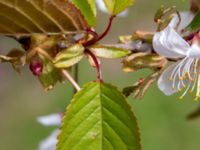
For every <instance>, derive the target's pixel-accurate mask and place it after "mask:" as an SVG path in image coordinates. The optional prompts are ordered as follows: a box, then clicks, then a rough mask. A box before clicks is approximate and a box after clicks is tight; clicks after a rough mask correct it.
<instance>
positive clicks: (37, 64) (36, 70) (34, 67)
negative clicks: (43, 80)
mask: <svg viewBox="0 0 200 150" xmlns="http://www.w3.org/2000/svg"><path fill="white" fill-rule="evenodd" d="M29 68H30V70H31V71H32V73H33V75H35V76H39V75H40V74H41V73H42V70H43V64H42V62H41V61H39V60H33V61H31V63H30V65H29Z"/></svg>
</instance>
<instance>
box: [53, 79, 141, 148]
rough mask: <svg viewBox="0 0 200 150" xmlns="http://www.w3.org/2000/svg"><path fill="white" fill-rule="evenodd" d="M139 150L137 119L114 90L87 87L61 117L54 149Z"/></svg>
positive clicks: (103, 85) (93, 84) (93, 85)
mask: <svg viewBox="0 0 200 150" xmlns="http://www.w3.org/2000/svg"><path fill="white" fill-rule="evenodd" d="M66 149H67V150H72V149H73V150H84V149H85V150H139V149H141V148H140V137H139V131H138V125H137V121H136V118H135V116H134V114H133V112H132V111H131V107H130V106H129V104H128V103H127V100H126V98H125V97H124V96H123V95H122V94H121V92H119V91H118V90H117V88H116V87H114V86H112V85H110V84H107V83H99V82H91V83H89V84H86V85H85V86H84V87H83V89H82V90H81V91H80V92H78V93H77V94H76V95H75V96H74V99H73V100H72V102H71V104H70V105H69V107H68V109H67V112H66V114H65V117H64V118H63V122H62V127H61V132H60V135H59V136H58V144H57V150H66Z"/></svg>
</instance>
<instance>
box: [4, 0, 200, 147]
mask: <svg viewBox="0 0 200 150" xmlns="http://www.w3.org/2000/svg"><path fill="white" fill-rule="evenodd" d="M133 2H134V1H133V0H104V3H105V6H106V8H107V9H108V12H109V13H110V19H109V23H108V26H107V28H106V29H105V32H103V33H102V34H98V33H97V32H96V31H95V30H94V29H93V27H94V26H95V25H96V15H97V14H96V4H95V0H81V1H80V0H71V1H68V0H51V1H47V0H37V1H35V0H28V1H27V0H20V1H18V0H14V1H7V0H0V8H1V13H0V33H1V34H2V35H5V36H9V37H12V38H15V39H16V40H17V41H19V42H20V43H21V44H22V46H23V48H24V50H23V51H22V50H18V49H13V50H11V51H10V52H9V53H8V54H7V55H6V56H4V55H0V62H10V63H11V64H12V66H13V67H14V69H15V70H17V71H18V72H20V67H19V66H23V65H26V64H28V65H29V67H30V70H31V71H32V72H33V74H34V75H36V76H37V77H38V78H39V81H40V82H41V83H42V85H43V86H44V89H45V90H50V89H52V88H53V87H54V85H55V84H56V83H57V82H63V81H64V78H67V79H68V80H69V81H70V82H71V83H72V84H73V85H74V86H75V87H76V89H77V90H80V89H79V87H78V86H77V83H76V81H74V79H73V78H72V77H71V76H70V74H69V73H68V71H70V70H71V68H72V67H73V66H75V65H76V64H77V63H79V62H80V61H81V60H82V59H83V58H84V57H85V58H87V59H88V61H89V62H90V64H91V66H94V67H96V69H97V73H98V81H96V82H91V83H88V84H86V85H85V86H83V88H82V89H81V91H79V92H78V93H77V94H76V95H75V96H74V98H73V100H72V101H71V103H70V105H69V107H68V108H67V111H66V114H65V116H64V118H63V123H62V127H61V132H60V135H59V138H58V145H57V150H62V149H63V150H64V149H66V147H67V149H69V150H70V149H77V150H78V149H106V150H107V149H108V150H109V149H120V150H125V149H131V150H139V149H141V146H140V137H139V131H138V125H137V120H136V118H135V116H134V114H133V112H132V110H131V108H130V106H129V104H128V103H127V99H126V98H125V96H129V95H130V94H131V93H134V97H142V96H144V93H145V92H146V90H147V89H148V88H149V87H150V85H151V84H152V83H153V82H155V81H156V80H157V78H158V77H159V75H160V73H161V72H162V70H163V68H164V67H165V66H166V64H167V62H168V60H167V59H166V58H164V57H162V56H159V55H158V54H156V53H155V52H154V50H153V47H152V38H153V35H154V33H150V32H144V31H136V32H135V33H134V34H133V35H128V36H120V37H119V42H118V43H117V44H114V45H105V44H99V41H100V40H101V39H102V38H104V37H105V36H106V35H107V33H108V31H109V29H110V27H111V25H112V21H113V19H114V18H115V17H116V16H117V15H118V14H119V13H121V12H122V11H124V10H125V9H126V8H127V7H129V6H131V5H132V4H133ZM174 12H176V9H175V8H174V7H169V8H164V7H161V8H160V9H159V10H158V11H157V13H156V15H155V19H154V20H155V22H156V23H157V24H158V31H159V30H161V29H163V28H164V27H165V26H166V25H167V24H168V23H169V21H170V20H171V18H172V14H174ZM199 14H200V13H197V15H196V17H195V18H194V20H193V22H192V23H191V24H190V25H189V26H188V27H187V30H190V31H195V30H196V29H197V28H198V27H199V26H200V25H199V22H200V21H199V16H200V15H199ZM38 16H39V17H38ZM99 58H109V59H116V58H123V61H122V63H123V71H125V72H134V71H137V70H139V69H145V68H148V69H150V70H151V71H152V73H151V74H150V75H149V76H148V77H146V78H144V79H143V78H142V79H139V81H138V82H137V83H134V84H133V85H131V86H129V87H126V88H124V90H123V93H122V92H120V91H119V90H117V88H116V87H114V86H112V85H110V84H107V83H103V79H102V77H101V70H100V63H99V61H100V60H99ZM124 95H125V96H124Z"/></svg>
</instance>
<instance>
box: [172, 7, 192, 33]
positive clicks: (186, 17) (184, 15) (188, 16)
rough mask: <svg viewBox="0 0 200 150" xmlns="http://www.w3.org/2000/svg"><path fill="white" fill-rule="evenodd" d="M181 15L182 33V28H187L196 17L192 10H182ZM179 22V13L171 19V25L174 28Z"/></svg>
mask: <svg viewBox="0 0 200 150" xmlns="http://www.w3.org/2000/svg"><path fill="white" fill-rule="evenodd" d="M180 17H181V20H180V21H181V22H180V24H179V26H178V32H179V33H180V32H181V30H182V29H184V28H186V27H187V26H188V25H189V24H190V22H191V21H192V20H193V18H194V14H193V13H191V12H189V11H188V12H181V13H180ZM178 22H179V17H178V15H176V16H174V18H173V19H172V20H171V22H170V24H169V26H171V27H172V28H176V26H177V24H178Z"/></svg>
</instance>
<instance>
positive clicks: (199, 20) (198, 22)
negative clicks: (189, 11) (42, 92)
mask: <svg viewBox="0 0 200 150" xmlns="http://www.w3.org/2000/svg"><path fill="white" fill-rule="evenodd" d="M199 28H200V11H199V12H198V13H197V14H196V16H195V17H194V19H193V20H192V22H191V23H190V24H189V25H188V26H187V28H186V30H187V31H190V32H192V31H196V30H197V29H199Z"/></svg>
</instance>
